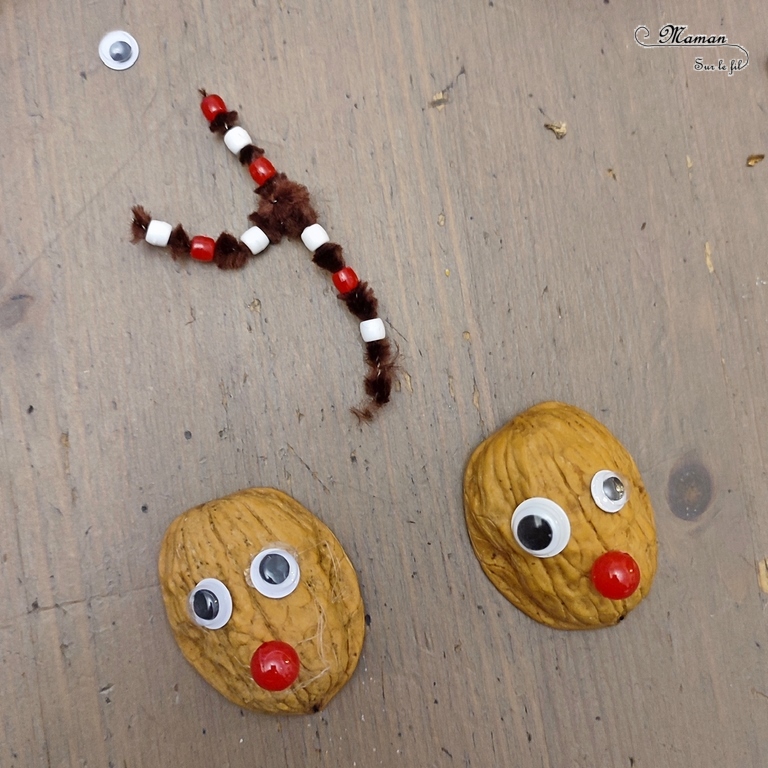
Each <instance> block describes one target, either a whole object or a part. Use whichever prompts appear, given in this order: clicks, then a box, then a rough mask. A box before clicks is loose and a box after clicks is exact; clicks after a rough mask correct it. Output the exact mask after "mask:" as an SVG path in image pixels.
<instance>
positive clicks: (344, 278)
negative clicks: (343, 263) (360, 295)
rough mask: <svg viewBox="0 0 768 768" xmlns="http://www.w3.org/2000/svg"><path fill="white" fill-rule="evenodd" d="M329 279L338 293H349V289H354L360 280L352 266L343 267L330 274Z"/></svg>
mask: <svg viewBox="0 0 768 768" xmlns="http://www.w3.org/2000/svg"><path fill="white" fill-rule="evenodd" d="M331 279H332V280H333V284H334V285H335V286H336V290H337V291H338V292H339V293H349V292H350V291H354V290H355V288H357V285H358V283H359V282H360V281H359V280H358V279H357V275H356V274H355V270H354V269H352V267H344V268H343V269H340V270H339V271H338V272H334V273H333V275H331Z"/></svg>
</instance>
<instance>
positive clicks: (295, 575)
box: [250, 547, 301, 598]
mask: <svg viewBox="0 0 768 768" xmlns="http://www.w3.org/2000/svg"><path fill="white" fill-rule="evenodd" d="M250 577H251V583H252V584H253V586H254V587H256V589H257V590H258V591H259V592H261V594H262V595H264V597H273V598H281V597H287V596H288V595H290V594H291V592H293V590H294V589H296V587H297V586H298V585H299V579H300V577H301V572H300V570H299V563H298V562H297V560H296V558H295V557H294V556H293V555H292V554H291V553H290V552H287V551H286V550H284V549H281V548H280V547H267V548H266V549H262V550H261V552H259V554H258V555H256V557H254V558H253V561H252V562H251V570H250Z"/></svg>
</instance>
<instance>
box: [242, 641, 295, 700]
mask: <svg viewBox="0 0 768 768" xmlns="http://www.w3.org/2000/svg"><path fill="white" fill-rule="evenodd" d="M300 666H301V664H300V662H299V655H298V654H297V653H296V651H294V650H293V648H292V647H291V646H290V645H288V643H283V642H281V641H280V640H270V641H269V642H266V643H262V644H261V645H260V646H259V647H258V648H257V649H256V653H254V654H253V656H252V657H251V675H252V677H253V679H254V680H255V681H256V683H257V684H258V685H260V686H261V687H262V688H264V689H265V690H267V691H284V690H285V689H286V688H288V687H289V686H290V685H292V684H293V681H294V680H295V679H296V678H297V677H298V676H299V668H300Z"/></svg>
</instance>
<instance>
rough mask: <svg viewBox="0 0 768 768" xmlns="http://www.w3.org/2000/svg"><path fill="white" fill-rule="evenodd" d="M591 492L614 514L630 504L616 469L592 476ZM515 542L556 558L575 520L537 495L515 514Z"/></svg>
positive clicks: (529, 551)
mask: <svg viewBox="0 0 768 768" xmlns="http://www.w3.org/2000/svg"><path fill="white" fill-rule="evenodd" d="M590 491H591V493H592V499H593V500H594V502H595V504H597V506H598V507H599V508H600V509H602V510H603V512H608V513H610V514H615V513H616V512H619V511H620V510H621V509H622V508H623V507H624V505H625V504H626V503H627V496H628V494H627V487H626V485H625V483H624V481H623V480H622V479H621V478H620V477H619V475H617V474H616V473H615V472H611V471H610V470H607V469H601V470H600V471H599V472H596V473H595V475H594V476H593V477H592V482H591V483H590ZM512 534H513V536H514V537H515V541H516V542H517V543H518V544H519V545H520V546H521V547H522V548H523V549H524V550H525V551H526V552H527V553H528V554H530V555H533V556H534V557H542V558H544V557H553V556H554V555H558V554H560V552H562V551H563V550H564V549H565V547H566V545H567V544H568V542H569V541H570V538H571V523H570V520H568V515H566V514H565V511H564V510H563V508H562V507H561V506H560V505H559V504H556V503H555V502H554V501H552V500H551V499H547V498H543V497H535V498H531V499H526V500H525V501H524V502H522V503H521V504H519V505H518V506H517V508H516V509H515V512H514V514H513V515H512Z"/></svg>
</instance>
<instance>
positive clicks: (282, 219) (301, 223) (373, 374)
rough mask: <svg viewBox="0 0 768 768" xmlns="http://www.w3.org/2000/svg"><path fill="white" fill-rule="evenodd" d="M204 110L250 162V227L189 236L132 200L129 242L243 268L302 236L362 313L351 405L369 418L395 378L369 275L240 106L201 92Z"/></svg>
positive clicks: (215, 127)
mask: <svg viewBox="0 0 768 768" xmlns="http://www.w3.org/2000/svg"><path fill="white" fill-rule="evenodd" d="M200 93H201V95H202V97H203V100H202V102H201V104H200V108H201V109H202V112H203V114H204V115H205V117H206V119H207V120H208V123H209V128H210V130H211V131H212V132H213V133H217V134H219V135H221V136H223V137H224V143H225V144H226V146H227V148H228V149H229V150H230V151H231V152H232V153H233V154H234V155H236V156H237V158H238V159H239V160H240V162H241V163H242V164H243V165H245V166H247V168H248V171H249V172H250V174H251V177H252V178H253V180H254V181H255V182H256V194H258V195H259V197H260V198H261V199H260V201H259V207H258V209H257V210H256V211H254V212H253V213H252V214H251V215H250V216H249V217H248V218H249V220H250V221H251V223H252V224H253V226H252V227H251V228H250V229H248V230H247V231H246V232H244V233H243V234H242V235H241V236H240V238H239V239H238V238H236V237H234V236H233V235H231V234H229V233H228V232H223V233H222V234H221V235H219V237H218V238H217V239H216V240H214V239H213V238H211V237H206V236H202V235H197V236H195V237H192V238H190V237H189V235H188V234H187V233H186V232H185V231H184V228H183V227H182V226H181V224H178V225H177V226H175V227H173V226H172V225H171V224H168V223H167V222H164V221H159V220H156V219H153V218H152V217H151V215H150V214H149V213H148V212H147V211H146V210H145V209H144V208H142V207H141V206H139V205H137V206H134V207H133V222H132V234H133V242H138V241H140V240H146V241H147V242H148V243H149V244H150V245H156V246H160V247H164V248H168V249H169V250H170V251H171V255H172V256H173V258H174V259H177V258H183V257H189V258H192V259H195V260H197V261H212V262H213V263H215V264H216V265H217V266H218V267H219V268H220V269H240V268H242V267H243V266H245V264H246V262H247V261H248V258H249V257H251V256H256V255H258V254H260V253H262V252H263V251H264V250H265V249H266V248H267V246H268V245H269V244H270V243H279V242H280V240H281V239H282V238H283V237H284V236H285V237H288V238H290V239H296V238H301V240H302V242H303V243H304V245H305V246H306V247H307V248H308V249H309V250H310V251H311V252H312V261H313V262H314V263H315V264H317V266H318V267H320V268H321V269H324V270H326V271H327V272H330V273H331V278H332V280H333V284H334V286H335V287H336V290H337V291H338V293H339V295H338V298H339V299H341V300H342V301H343V302H344V303H345V304H346V305H347V309H349V311H350V312H351V313H352V314H353V315H354V316H355V317H356V318H357V319H358V320H360V334H361V336H362V338H363V341H364V342H365V362H366V365H367V366H368V372H367V374H366V376H365V393H366V395H367V396H368V400H367V402H365V403H363V404H362V405H361V406H359V407H357V408H353V409H352V412H353V413H354V414H355V415H356V416H358V417H359V418H360V419H363V420H364V421H370V420H371V419H372V418H373V416H374V414H375V412H376V411H377V410H378V409H379V408H381V406H383V405H385V404H386V403H388V402H389V398H390V394H391V392H392V385H393V382H394V378H395V369H396V362H395V357H396V356H395V353H394V352H393V350H392V347H391V345H390V343H389V340H388V339H387V338H386V329H385V327H384V322H383V321H382V320H381V318H380V317H378V315H377V310H378V300H377V299H376V296H375V295H374V292H373V289H372V288H371V287H370V285H368V283H367V282H361V281H360V280H359V279H358V277H357V275H356V274H355V272H354V270H353V269H351V268H350V267H348V266H346V264H345V262H344V254H343V249H342V247H341V246H340V245H339V244H338V243H333V242H331V241H330V238H329V236H328V233H327V232H326V231H325V229H323V227H322V226H320V224H318V223H317V213H315V210H314V208H313V207H312V203H311V201H310V197H309V191H308V190H307V188H306V187H305V186H303V185H302V184H298V183H297V182H295V181H291V180H290V179H289V178H288V177H287V176H286V175H285V174H284V173H278V172H277V171H276V170H275V167H274V166H273V165H272V163H271V162H270V161H269V160H267V158H266V157H265V156H264V150H263V149H261V148H260V147H257V146H256V145H254V144H253V143H252V141H251V137H250V136H249V135H248V133H247V132H246V131H245V130H244V129H243V128H241V127H240V126H238V125H237V112H230V111H228V110H227V108H226V105H225V104H224V101H223V99H222V98H221V97H220V96H216V95H214V94H211V95H208V94H207V93H206V92H205V91H203V90H201V91H200Z"/></svg>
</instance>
